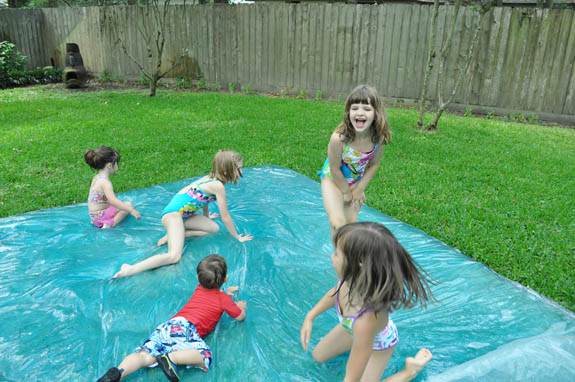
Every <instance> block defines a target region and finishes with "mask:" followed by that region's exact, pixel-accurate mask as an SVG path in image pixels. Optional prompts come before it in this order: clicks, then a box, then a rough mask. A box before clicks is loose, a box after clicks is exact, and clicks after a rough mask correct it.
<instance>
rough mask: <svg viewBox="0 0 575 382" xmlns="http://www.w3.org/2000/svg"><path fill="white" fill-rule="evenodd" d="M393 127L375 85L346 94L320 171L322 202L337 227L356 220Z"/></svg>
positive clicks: (361, 87) (332, 228) (331, 226)
mask: <svg viewBox="0 0 575 382" xmlns="http://www.w3.org/2000/svg"><path fill="white" fill-rule="evenodd" d="M390 140H391V131H390V130H389V126H388V123H387V116H386V114H385V109H384V107H383V103H382V101H381V97H380V96H379V94H378V93H377V90H375V88H372V87H370V86H366V85H360V86H358V87H356V88H355V89H354V90H353V91H352V92H351V94H350V95H349V96H348V97H347V101H346V103H345V112H344V114H343V121H342V122H341V123H340V124H339V126H338V127H337V129H336V130H335V131H334V133H333V134H332V135H331V138H330V140H329V145H328V148H327V160H326V161H325V164H324V165H323V169H322V170H321V171H320V174H321V193H322V197H323V205H324V208H325V211H326V212H327V216H328V218H329V224H330V229H331V236H332V239H333V235H334V233H335V231H336V230H337V229H338V228H339V227H341V226H343V225H345V224H347V223H353V222H355V221H356V220H357V216H358V214H359V210H360V209H361V206H362V204H363V202H364V201H365V193H364V191H365V189H366V188H367V185H368V184H369V182H370V181H371V179H372V178H373V175H374V174H375V172H376V171H377V168H378V167H379V162H380V161H381V155H382V154H383V146H385V145H386V144H388V143H389V141H390Z"/></svg>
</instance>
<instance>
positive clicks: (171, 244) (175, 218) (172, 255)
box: [114, 212, 185, 278]
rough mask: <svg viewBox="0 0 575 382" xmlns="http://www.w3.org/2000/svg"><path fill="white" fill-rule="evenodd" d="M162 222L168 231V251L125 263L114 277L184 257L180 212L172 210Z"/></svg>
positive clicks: (170, 262) (155, 266)
mask: <svg viewBox="0 0 575 382" xmlns="http://www.w3.org/2000/svg"><path fill="white" fill-rule="evenodd" d="M162 223H163V224H164V227H166V230H167V231H168V253H162V254H159V255H154V256H152V257H148V258H147V259H146V260H143V261H140V262H139V263H137V264H134V265H130V264H123V265H122V268H121V269H120V271H119V272H117V273H116V274H115V275H114V278H118V277H125V276H131V275H133V274H136V273H140V272H143V271H147V270H149V269H154V268H159V267H162V266H164V265H168V264H175V263H177V262H178V261H180V259H181V258H182V252H183V250H184V234H185V228H184V222H183V221H182V216H181V215H180V214H179V213H178V212H171V213H168V214H165V215H164V217H162Z"/></svg>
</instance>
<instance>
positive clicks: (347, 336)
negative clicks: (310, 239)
mask: <svg viewBox="0 0 575 382" xmlns="http://www.w3.org/2000/svg"><path fill="white" fill-rule="evenodd" d="M334 241H335V251H334V253H333V255H332V262H333V267H334V268H335V272H336V274H337V277H338V278H339V280H340V281H339V282H338V283H337V285H335V286H334V287H333V288H331V289H330V290H329V291H328V292H327V293H326V294H325V295H324V296H323V298H322V299H321V300H320V301H319V302H318V303H317V304H316V305H315V306H314V307H313V308H312V309H311V310H310V311H309V312H308V313H307V315H306V317H305V320H304V322H303V325H302V327H301V330H300V340H301V344H302V347H303V349H304V350H305V351H307V349H308V345H309V340H310V337H311V332H312V328H313V320H314V319H315V318H316V317H317V316H319V315H320V314H322V313H323V312H325V311H326V310H328V309H330V308H333V307H334V306H335V307H336V310H337V315H338V318H339V321H340V322H339V324H338V325H336V326H335V327H334V328H333V329H332V330H331V331H330V332H329V333H328V334H327V335H326V336H325V337H324V338H322V339H321V340H320V341H319V343H318V344H317V345H316V347H315V349H314V350H313V353H312V356H313V358H314V359H315V360H316V361H317V362H320V363H323V362H326V361H328V360H330V359H332V358H335V357H337V356H339V355H340V354H343V353H346V352H350V354H349V359H348V361H347V366H346V373H345V379H344V381H346V382H350V381H379V380H380V379H381V377H382V376H383V372H384V371H385V368H386V367H387V363H388V362H389V359H390V358H391V355H392V354H393V351H394V350H395V346H396V344H397V343H398V340H399V338H398V335H397V329H396V327H395V325H394V324H393V321H392V320H391V317H390V312H391V310H392V309H398V308H400V307H406V308H411V307H413V306H414V305H416V304H417V303H418V302H419V303H420V304H421V305H423V306H425V303H426V302H427V301H428V300H433V299H434V297H433V294H432V293H431V290H430V288H429V284H428V282H427V281H426V275H427V274H426V273H425V271H423V270H422V269H421V268H419V267H418V266H417V265H416V264H415V262H414V261H413V259H412V258H411V256H410V255H409V253H408V252H407V251H406V250H405V249H404V248H403V247H402V246H401V244H399V242H398V241H397V239H396V238H395V237H394V236H393V234H392V233H391V232H390V231H389V230H388V229H387V228H385V227H384V226H383V225H381V224H378V223H369V222H362V223H350V224H347V225H344V226H343V227H341V228H340V229H339V230H338V231H337V233H336V235H335V239H334ZM430 359H431V352H430V351H429V350H427V349H425V348H422V349H420V350H419V351H418V352H417V354H416V355H415V356H414V357H408V358H407V359H406V361H405V368H404V369H403V370H401V371H399V372H398V373H396V374H394V375H393V376H390V377H389V380H390V381H410V380H412V379H413V378H415V376H417V374H418V373H419V372H420V371H421V370H422V369H423V367H424V366H425V364H426V363H427V362H428V361H429V360H430ZM386 381H387V379H386Z"/></svg>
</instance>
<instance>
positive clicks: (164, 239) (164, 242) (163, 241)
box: [158, 235, 168, 247]
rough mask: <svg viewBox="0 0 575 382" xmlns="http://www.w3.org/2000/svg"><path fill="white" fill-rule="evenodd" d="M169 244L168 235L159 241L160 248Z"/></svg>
mask: <svg viewBox="0 0 575 382" xmlns="http://www.w3.org/2000/svg"><path fill="white" fill-rule="evenodd" d="M167 242H168V235H164V237H162V238H161V239H160V240H158V247H161V246H162V245H164V244H166V243H167Z"/></svg>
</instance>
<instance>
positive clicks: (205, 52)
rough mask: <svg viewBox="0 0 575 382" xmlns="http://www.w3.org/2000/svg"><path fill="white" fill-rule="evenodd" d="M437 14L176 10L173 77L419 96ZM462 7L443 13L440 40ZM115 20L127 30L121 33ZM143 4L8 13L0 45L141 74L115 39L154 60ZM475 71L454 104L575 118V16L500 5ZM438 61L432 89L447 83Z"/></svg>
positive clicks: (395, 7) (374, 8) (461, 51)
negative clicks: (74, 52) (72, 52)
mask: <svg viewBox="0 0 575 382" xmlns="http://www.w3.org/2000/svg"><path fill="white" fill-rule="evenodd" d="M431 11H432V7H431V6H427V5H420V4H393V3H391V4H389V3H388V4H383V5H350V4H341V3H340V4H331V3H328V4H326V3H316V4H313V3H312V4H309V3H308V4H283V3H263V4H262V3H260V4H253V5H245V4H244V5H225V4H211V5H193V6H185V7H184V6H181V5H174V6H171V7H170V9H169V12H170V13H169V20H170V24H171V26H172V33H171V35H170V36H169V37H168V40H167V47H166V51H165V53H164V67H166V68H167V67H169V66H170V65H171V64H172V62H173V61H174V60H176V59H178V57H179V56H180V55H181V52H182V50H183V49H186V56H185V59H184V61H183V64H182V65H181V66H180V67H178V68H177V69H176V70H174V71H173V72H172V73H170V76H171V77H192V79H195V80H198V79H200V78H203V79H204V81H206V83H218V84H219V85H220V86H222V87H224V88H227V86H228V84H229V83H230V82H233V83H234V85H235V87H236V88H237V89H239V87H240V86H241V87H249V88H250V89H253V90H261V91H275V92H278V91H280V90H282V89H284V90H286V91H290V92H292V93H293V92H297V91H305V92H307V93H308V94H309V95H315V94H316V92H318V91H320V92H321V93H322V95H323V96H329V97H332V98H335V97H339V96H345V94H347V92H348V91H349V90H350V89H351V88H353V87H354V86H355V85H357V84H360V83H368V84H373V85H374V86H376V87H377V88H378V90H379V91H380V93H381V94H382V95H384V96H385V97H386V98H388V99H394V100H416V99H418V98H419V93H420V89H421V86H422V83H423V75H424V70H425V65H426V57H427V46H428V41H429V36H428V33H429V32H428V30H429V22H430V20H431ZM453 11H454V10H453V7H451V6H442V7H441V8H440V14H439V24H438V25H439V26H438V38H437V39H436V41H438V45H439V43H440V40H442V39H445V38H446V34H447V31H448V27H449V25H450V24H451V22H452V19H451V16H452V15H453ZM110 15H116V17H117V18H116V20H117V24H115V25H117V27H118V29H114V28H112V27H111V20H112V19H113V18H111V17H110ZM478 18H479V16H478V14H477V13H476V12H475V11H474V10H473V9H472V8H471V7H466V8H464V9H463V11H462V15H461V16H460V18H459V21H458V23H457V25H456V32H457V33H456V36H455V38H454V40H453V47H452V49H451V50H450V53H449V56H448V60H449V61H448V62H449V65H448V72H447V75H446V78H447V80H446V82H445V83H446V85H447V86H446V91H449V89H450V87H451V86H452V84H453V79H454V78H455V74H456V72H455V70H454V67H455V64H456V63H457V62H459V61H460V60H461V59H462V57H463V56H465V54H466V51H467V49H468V47H469V44H470V42H471V38H472V34H473V27H474V25H475V23H476V22H477V20H478ZM152 22H153V20H152V18H151V17H149V18H146V16H145V12H143V9H142V8H140V7H137V6H132V7H113V8H103V7H98V8H97V7H92V8H53V9H3V10H0V39H8V40H10V41H12V42H14V43H15V44H16V45H17V48H18V49H19V50H21V51H22V52H23V53H24V54H25V55H27V56H28V57H29V60H30V64H31V65H32V66H43V65H50V64H51V62H53V63H54V64H55V65H56V66H59V67H62V66H63V65H64V56H65V44H66V43H67V42H74V43H77V44H78V45H79V46H80V49H81V53H82V56H83V58H84V64H85V66H86V68H87V70H88V71H91V72H94V73H102V72H103V71H104V70H107V71H108V72H110V73H114V74H117V75H119V76H121V77H139V76H140V73H139V72H138V69H137V67H136V66H135V65H134V64H133V63H132V62H131V61H130V60H129V58H128V57H127V56H126V55H125V54H124V53H123V52H122V50H121V49H120V47H119V46H118V45H117V44H116V41H117V38H118V37H121V38H122V39H123V40H124V41H125V43H126V45H127V46H128V49H129V50H130V52H131V53H132V54H133V55H134V56H135V57H136V58H137V59H138V60H139V61H142V62H143V61H145V59H144V58H145V56H146V50H145V44H144V42H143V41H142V39H141V38H140V35H139V33H138V29H137V26H138V25H141V24H144V25H151V23H152ZM482 22H483V30H482V33H481V36H480V41H479V43H478V45H477V47H476V51H475V54H474V59H473V62H472V65H471V70H470V73H469V74H468V75H467V76H466V77H465V79H464V81H465V83H464V85H463V86H462V87H461V88H460V90H459V92H458V94H457V96H456V98H455V101H454V102H455V103H456V104H459V105H461V106H468V105H473V106H479V107H483V109H484V110H510V111H511V110H513V111H522V112H536V113H537V114H539V115H540V116H542V118H545V117H551V118H554V119H559V120H561V119H562V120H566V121H569V122H575V117H574V116H575V65H574V62H575V11H574V10H569V9H562V10H558V9H555V10H554V9H551V10H550V9H545V10H542V9H534V8H507V7H504V8H495V9H493V10H492V11H490V12H489V13H488V14H487V15H486V16H485V17H484V19H483V21H482ZM437 81H438V79H437V65H436V68H435V69H434V74H433V75H432V78H431V85H430V94H434V91H433V89H435V88H436V87H437V83H438V82H437Z"/></svg>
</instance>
